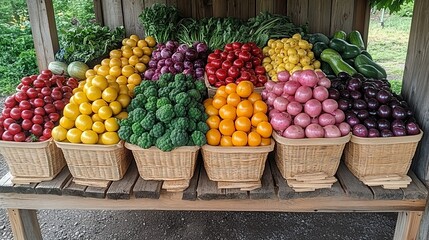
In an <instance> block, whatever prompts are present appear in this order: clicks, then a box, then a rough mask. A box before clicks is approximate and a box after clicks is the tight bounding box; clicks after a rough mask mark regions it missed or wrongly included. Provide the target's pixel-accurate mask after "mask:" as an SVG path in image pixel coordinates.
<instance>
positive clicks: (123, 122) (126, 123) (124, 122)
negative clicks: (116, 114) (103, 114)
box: [119, 118, 133, 127]
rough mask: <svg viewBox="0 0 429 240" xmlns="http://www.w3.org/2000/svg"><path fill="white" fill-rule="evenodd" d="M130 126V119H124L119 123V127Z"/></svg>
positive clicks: (131, 123)
mask: <svg viewBox="0 0 429 240" xmlns="http://www.w3.org/2000/svg"><path fill="white" fill-rule="evenodd" d="M131 125H133V122H132V121H131V119H130V118H125V119H122V120H120V121H119V126H121V127H122V126H128V127H131Z"/></svg>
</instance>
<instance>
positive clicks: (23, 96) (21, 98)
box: [15, 91, 28, 102]
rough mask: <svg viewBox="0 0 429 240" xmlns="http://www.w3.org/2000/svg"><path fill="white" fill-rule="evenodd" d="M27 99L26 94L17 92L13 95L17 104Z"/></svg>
mask: <svg viewBox="0 0 429 240" xmlns="http://www.w3.org/2000/svg"><path fill="white" fill-rule="evenodd" d="M27 99H28V96H27V94H26V93H25V92H23V91H19V92H17V93H15V100H16V101H17V102H21V101H24V100H27Z"/></svg>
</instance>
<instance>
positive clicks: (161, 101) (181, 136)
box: [118, 73, 209, 151]
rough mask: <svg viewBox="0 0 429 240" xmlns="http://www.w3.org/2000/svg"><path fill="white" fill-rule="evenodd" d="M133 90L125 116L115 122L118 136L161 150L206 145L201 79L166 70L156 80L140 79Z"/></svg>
mask: <svg viewBox="0 0 429 240" xmlns="http://www.w3.org/2000/svg"><path fill="white" fill-rule="evenodd" d="M134 93H135V98H134V99H133V100H132V101H131V104H130V105H129V106H128V109H127V110H128V118H127V119H124V120H121V121H120V122H119V125H120V129H119V131H118V134H119V137H120V138H121V139H123V140H125V141H126V142H129V143H131V144H135V145H138V146H140V147H142V148H145V149H147V148H150V147H152V146H156V147H157V148H159V149H160V150H162V151H171V150H173V149H174V148H176V147H180V146H202V145H204V144H206V133H207V131H208V130H209V127H208V125H207V124H206V120H207V117H208V116H207V114H206V113H205V112H204V106H203V104H202V101H203V100H204V99H205V97H206V94H207V92H206V87H205V85H204V83H203V82H201V81H195V80H194V79H193V78H192V76H190V75H184V74H177V75H173V74H171V73H167V74H163V75H161V76H160V78H159V80H158V81H143V82H142V83H141V84H140V86H138V87H136V88H135V89H134Z"/></svg>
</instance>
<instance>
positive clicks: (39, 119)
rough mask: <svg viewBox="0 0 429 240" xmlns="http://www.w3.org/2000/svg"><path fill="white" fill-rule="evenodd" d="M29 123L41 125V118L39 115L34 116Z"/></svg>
mask: <svg viewBox="0 0 429 240" xmlns="http://www.w3.org/2000/svg"><path fill="white" fill-rule="evenodd" d="M31 121H32V122H33V123H34V124H43V121H44V120H43V117H42V116H41V115H34V116H33V118H32V119H31Z"/></svg>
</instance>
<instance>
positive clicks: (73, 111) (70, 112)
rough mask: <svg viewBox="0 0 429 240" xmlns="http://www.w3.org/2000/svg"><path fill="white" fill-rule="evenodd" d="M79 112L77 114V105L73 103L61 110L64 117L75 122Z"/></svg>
mask: <svg viewBox="0 0 429 240" xmlns="http://www.w3.org/2000/svg"><path fill="white" fill-rule="evenodd" d="M79 114H80V112H79V106H78V105H77V104H74V103H68V104H67V105H66V106H65V107H64V110H63V115H64V117H66V118H68V119H70V120H75V119H76V118H77V116H79Z"/></svg>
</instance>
